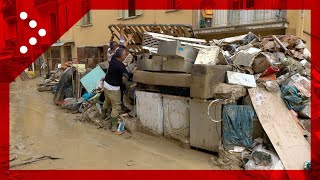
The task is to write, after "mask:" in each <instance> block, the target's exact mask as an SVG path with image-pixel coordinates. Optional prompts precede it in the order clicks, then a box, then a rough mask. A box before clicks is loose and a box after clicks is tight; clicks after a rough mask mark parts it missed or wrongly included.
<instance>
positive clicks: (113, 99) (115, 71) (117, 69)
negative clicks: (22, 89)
mask: <svg viewBox="0 0 320 180" xmlns="http://www.w3.org/2000/svg"><path fill="white" fill-rule="evenodd" d="M126 57H127V51H126V49H124V48H118V49H117V50H116V52H115V54H114V56H113V57H112V58H111V61H110V64H109V69H108V72H107V74H106V77H105V79H104V96H105V101H104V104H103V108H102V118H105V117H106V112H107V109H108V108H109V107H110V105H111V108H112V111H111V130H112V131H113V132H114V131H116V130H117V121H118V116H119V115H120V111H121V104H122V101H121V91H120V86H121V84H122V77H123V76H127V77H128V78H130V77H132V76H133V74H132V73H130V72H128V71H127V69H126V67H125V65H124V64H123V63H122V61H124V60H125V59H126ZM134 71H135V69H134V70H133V71H132V72H134Z"/></svg>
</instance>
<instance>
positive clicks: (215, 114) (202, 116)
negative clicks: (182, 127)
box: [189, 99, 222, 152]
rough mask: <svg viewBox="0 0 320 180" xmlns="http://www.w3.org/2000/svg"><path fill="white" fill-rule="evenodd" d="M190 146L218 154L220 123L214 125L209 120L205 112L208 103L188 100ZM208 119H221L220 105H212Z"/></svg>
mask: <svg viewBox="0 0 320 180" xmlns="http://www.w3.org/2000/svg"><path fill="white" fill-rule="evenodd" d="M189 104H190V146H192V147H196V148H200V149H204V150H208V151H213V152H218V149H219V147H220V141H221V122H219V123H216V122H213V121H211V120H210V119H209V117H208V114H207V110H208V105H209V104H210V101H206V100H199V99H191V100H190V103H189ZM210 117H211V118H214V119H216V120H221V119H222V105H221V104H217V105H212V106H211V108H210Z"/></svg>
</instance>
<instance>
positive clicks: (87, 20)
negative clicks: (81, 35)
mask: <svg viewBox="0 0 320 180" xmlns="http://www.w3.org/2000/svg"><path fill="white" fill-rule="evenodd" d="M82 9H83V12H84V13H86V14H85V15H84V16H83V18H82V26H89V25H92V22H91V19H92V17H91V12H90V3H89V0H82Z"/></svg>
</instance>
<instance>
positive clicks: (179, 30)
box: [108, 24, 194, 56]
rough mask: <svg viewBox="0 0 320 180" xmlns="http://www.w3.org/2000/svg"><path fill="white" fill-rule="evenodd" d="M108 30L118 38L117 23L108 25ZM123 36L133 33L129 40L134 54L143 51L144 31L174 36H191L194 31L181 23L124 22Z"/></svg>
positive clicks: (189, 26) (126, 37) (126, 36)
mask: <svg viewBox="0 0 320 180" xmlns="http://www.w3.org/2000/svg"><path fill="white" fill-rule="evenodd" d="M108 28H109V30H110V31H111V32H112V33H115V37H116V38H117V39H118V40H120V27H119V25H118V24H111V25H109V27H108ZM123 28H124V32H125V33H124V36H125V37H124V38H125V39H126V40H127V39H128V34H132V33H133V34H134V36H133V39H132V40H131V41H130V42H129V47H128V48H129V49H130V52H131V53H132V54H133V55H134V56H136V55H139V54H142V53H145V52H148V51H147V50H144V49H143V48H142V43H143V36H144V34H145V33H146V32H154V33H161V34H165V35H171V36H174V37H186V38H193V37H194V33H193V29H192V26H191V25H183V24H126V25H123Z"/></svg>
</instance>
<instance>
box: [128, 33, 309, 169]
mask: <svg viewBox="0 0 320 180" xmlns="http://www.w3.org/2000/svg"><path fill="white" fill-rule="evenodd" d="M305 43H306V42H305V41H304V40H302V39H300V38H298V37H295V36H293V35H279V36H275V35H272V36H266V37H260V36H257V35H255V34H253V33H251V32H249V33H248V34H245V35H242V36H236V37H230V38H225V39H220V40H212V41H210V45H208V44H207V43H206V42H205V41H204V40H201V39H194V38H183V37H173V36H169V35H163V34H157V33H145V36H144V39H143V48H144V49H145V50H147V51H148V52H149V53H146V54H143V55H142V56H141V57H140V58H138V69H139V71H137V72H136V73H135V74H134V81H136V82H138V90H139V91H145V92H154V93H155V95H154V96H152V97H153V98H154V97H156V94H157V93H161V94H171V95H175V96H185V97H187V98H191V99H190V115H191V117H190V120H189V119H187V120H186V121H184V122H190V125H189V124H187V125H185V124H184V125H182V124H179V126H181V128H182V127H183V128H184V127H190V131H189V132H188V133H185V134H188V135H189V138H190V145H191V146H194V147H197V148H201V149H206V150H210V151H216V152H220V150H219V149H220V144H221V143H222V144H223V147H224V149H225V150H227V151H228V150H230V151H234V148H235V147H238V146H241V147H244V148H240V149H242V151H241V152H243V151H244V150H245V149H247V150H249V152H250V153H246V157H245V158H244V157H243V159H246V160H245V163H244V168H245V169H283V168H285V169H295V168H296V169H301V168H303V163H304V162H306V161H308V160H310V119H311V114H310V98H311V93H310V74H311V70H310V59H311V53H310V52H309V50H308V49H307V47H306V45H305ZM184 90H185V91H184ZM139 94H143V95H142V96H143V97H146V95H147V94H144V93H139ZM157 96H159V95H157ZM161 96H162V95H160V96H159V97H161ZM137 99H138V100H139V102H140V101H141V102H140V105H139V104H137V110H138V118H139V119H140V121H141V122H142V126H144V128H145V129H148V130H151V131H152V132H153V134H156V135H161V134H163V132H166V131H167V130H166V127H163V126H161V125H157V126H155V124H156V123H158V124H159V122H147V119H146V117H147V116H145V115H144V114H143V113H145V111H142V110H140V109H141V108H143V107H144V106H142V105H141V104H144V103H145V104H148V103H149V102H147V101H143V99H142V97H141V98H139V97H138V96H137ZM149 100H150V99H149ZM153 100H157V101H158V99H153ZM195 100H198V101H199V102H200V101H202V102H201V103H199V106H198V107H200V106H202V104H206V106H207V107H208V113H207V114H208V117H207V118H208V119H209V120H211V121H213V122H214V123H216V125H212V124H211V125H208V124H207V123H206V122H202V121H199V119H202V117H201V116H200V117H199V116H197V118H196V117H195V116H194V115H193V112H194V109H193V108H197V107H196V106H193V105H191V104H192V103H191V101H195ZM159 101H161V98H160V99H159ZM208 102H212V103H208ZM149 104H151V103H149ZM163 104H164V101H163V103H159V106H164V105H163ZM222 105H223V106H222ZM139 106H140V107H139ZM145 106H148V105H145ZM157 106H158V105H157ZM213 106H214V107H215V108H213ZM162 108H165V107H162ZM217 108H218V109H221V111H219V110H218V111H217ZM212 109H215V112H213V113H214V115H215V117H216V118H211V117H210V114H212V113H211V111H212ZM151 110H152V109H151ZM156 111H158V110H157V109H155V113H156ZM163 111H164V113H165V110H163ZM139 112H140V113H139ZM198 113H199V115H200V114H202V113H203V110H200V111H198ZM164 116H166V117H167V116H170V115H166V114H164ZM166 117H164V118H162V119H161V118H160V119H159V118H158V119H154V120H153V119H152V120H149V121H163V123H164V125H166ZM219 117H221V118H220V119H219ZM181 118H182V119H183V118H188V117H183V116H181V115H180V116H179V119H181ZM171 121H172V122H171ZM204 121H205V120H204ZM143 122H146V123H147V124H143ZM221 122H223V123H222V124H221ZM148 123H149V125H148ZM160 123H161V122H160ZM169 123H181V122H177V120H175V119H169ZM193 124H197V125H196V126H194V125H193ZM176 126H177V125H176ZM206 126H213V128H212V129H215V128H216V129H218V130H217V131H216V133H213V134H214V139H209V138H208V136H207V133H204V132H203V131H207V130H206V129H203V128H205V127H206ZM220 126H222V127H221V129H222V132H223V134H222V135H221V136H222V140H221V141H222V142H221V143H220V142H215V143H213V142H212V141H213V140H215V141H216V140H219V138H220V137H219V136H220V135H219V133H221V129H219V127H220ZM282 126H284V127H282ZM277 127H282V128H283V129H285V128H288V129H285V130H282V129H279V128H277ZM212 129H208V133H209V131H212ZM184 130H185V129H177V130H176V131H184ZM216 134H217V135H216ZM259 137H262V138H263V141H262V142H260V143H255V142H254V139H257V138H259ZM184 138H185V137H184ZM285 138H286V139H287V140H288V141H289V142H288V141H287V140H286V139H285ZM176 139H178V140H181V139H182V138H181V137H176ZM279 139H280V140H279ZM199 142H203V143H199ZM308 142H309V143H308ZM264 145H267V146H264ZM297 145H298V146H301V149H299V150H296V149H295V150H292V151H291V152H290V153H291V155H292V156H294V157H297V159H295V160H293V159H291V160H290V158H289V157H288V156H289V155H288V154H290V153H288V152H285V150H284V149H283V148H284V147H286V148H288V149H290V148H291V147H292V146H297ZM301 153H302V154H303V155H301V156H300V157H298V156H299V154H301ZM278 155H279V157H278ZM266 158H267V159H269V160H268V162H265V161H264V159H266ZM279 160H281V161H279ZM282 163H283V164H282Z"/></svg>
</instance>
